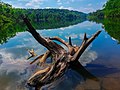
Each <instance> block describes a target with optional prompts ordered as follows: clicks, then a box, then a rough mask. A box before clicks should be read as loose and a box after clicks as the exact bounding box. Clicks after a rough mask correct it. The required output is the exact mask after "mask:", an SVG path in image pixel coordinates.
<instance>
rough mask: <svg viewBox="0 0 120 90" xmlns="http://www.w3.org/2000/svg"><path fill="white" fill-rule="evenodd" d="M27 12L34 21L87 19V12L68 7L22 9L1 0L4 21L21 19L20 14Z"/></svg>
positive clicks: (0, 10)
mask: <svg viewBox="0 0 120 90" xmlns="http://www.w3.org/2000/svg"><path fill="white" fill-rule="evenodd" d="M22 14H25V15H26V16H28V17H29V18H30V19H31V20H32V21H36V22H44V21H45V22H46V21H49V22H50V21H52V22H53V21H55V22H56V21H67V20H69V21H71V20H74V19H85V18H86V14H84V13H82V12H77V11H69V10H66V9H20V8H12V6H11V5H9V4H6V3H3V2H0V18H2V19H1V21H0V22H3V23H6V22H9V21H11V20H12V21H13V20H14V21H17V22H18V21H20V15H22Z"/></svg>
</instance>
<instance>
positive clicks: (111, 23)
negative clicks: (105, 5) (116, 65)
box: [102, 18, 120, 44]
mask: <svg viewBox="0 0 120 90" xmlns="http://www.w3.org/2000/svg"><path fill="white" fill-rule="evenodd" d="M102 23H103V25H104V28H105V30H106V31H107V33H108V34H109V35H110V36H111V37H113V38H114V39H116V40H117V41H118V43H119V44H120V19H118V18H116V19H104V20H103V21H102Z"/></svg>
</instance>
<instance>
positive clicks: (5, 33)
mask: <svg viewBox="0 0 120 90" xmlns="http://www.w3.org/2000/svg"><path fill="white" fill-rule="evenodd" d="M83 21H84V19H83V20H82V19H81V20H67V21H64V22H63V21H58V22H55V21H52V22H49V21H46V22H32V24H33V25H34V26H35V27H36V28H37V29H39V30H41V29H54V28H60V27H67V26H69V25H74V24H77V23H80V22H83ZM0 28H1V30H0V43H1V44H2V43H4V42H6V41H7V40H8V39H9V38H11V37H13V36H15V35H16V33H17V32H23V31H24V30H25V28H26V27H25V26H24V25H23V23H22V22H20V23H13V22H9V23H5V24H2V25H0Z"/></svg>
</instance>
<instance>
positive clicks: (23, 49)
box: [0, 21, 120, 90]
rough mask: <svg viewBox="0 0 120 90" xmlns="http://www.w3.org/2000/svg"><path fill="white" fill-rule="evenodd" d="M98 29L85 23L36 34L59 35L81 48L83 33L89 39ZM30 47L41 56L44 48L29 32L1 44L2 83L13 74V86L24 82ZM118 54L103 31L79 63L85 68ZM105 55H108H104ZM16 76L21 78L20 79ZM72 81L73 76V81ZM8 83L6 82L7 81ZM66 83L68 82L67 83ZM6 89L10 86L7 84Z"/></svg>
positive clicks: (110, 39) (96, 26) (111, 41)
mask: <svg viewBox="0 0 120 90" xmlns="http://www.w3.org/2000/svg"><path fill="white" fill-rule="evenodd" d="M97 30H101V24H96V23H93V22H89V21H85V22H83V23H80V24H77V25H74V26H70V27H66V28H62V29H61V28H60V29H53V30H52V29H49V30H38V32H39V33H40V34H41V35H42V36H45V37H53V36H58V37H60V38H62V39H64V40H65V41H68V37H69V36H71V38H72V42H73V45H80V43H81V41H82V39H83V36H84V33H85V32H86V33H87V36H88V37H90V36H91V35H92V34H94V33H95V32H96V31H97ZM64 47H65V46H64ZM31 48H33V49H34V50H35V52H36V53H37V54H38V55H39V54H41V53H44V52H45V50H46V49H45V48H44V47H43V46H41V45H40V44H38V42H37V41H36V40H35V39H34V38H33V37H32V36H31V34H29V33H28V32H21V33H18V34H17V35H16V36H15V37H13V38H11V39H10V40H9V41H8V42H7V43H4V44H3V45H0V72H1V73H0V79H1V78H3V80H4V79H6V77H9V78H13V77H12V75H15V79H13V81H14V83H16V82H17V81H18V82H20V83H21V82H24V80H26V79H27V78H28V76H29V74H30V70H31V66H29V61H27V60H26V58H27V57H28V52H27V49H31ZM119 53H120V46H118V45H117V44H116V41H114V40H112V38H111V37H110V36H109V35H108V34H106V32H104V31H102V33H101V34H100V35H99V37H98V38H97V39H96V40H95V41H94V42H93V43H92V44H91V45H90V46H89V47H88V48H87V50H86V51H85V52H84V53H83V55H82V57H81V58H80V59H79V61H80V62H81V63H82V64H83V65H84V66H86V65H87V64H89V63H91V62H92V61H94V60H96V59H97V58H99V56H102V57H103V58H104V57H112V55H114V54H115V55H116V56H117V57H118V56H119V55H118V54H119ZM108 54H109V55H110V56H107V55H108ZM11 73H12V74H11ZM68 73H69V72H68ZM2 75H6V77H3V76H2ZM18 77H19V78H20V79H19V80H18ZM21 77H22V79H21ZM71 77H72V76H70V77H68V80H71V79H70V78H71ZM75 78H76V77H74V79H75ZM77 78H78V77H77ZM7 80H9V79H7ZM7 80H6V82H8V81H7ZM10 80H11V79H10ZM76 80H77V79H76ZM18 82H17V83H18ZM66 82H67V83H68V81H66ZM69 82H71V83H69V84H67V85H68V86H69V85H71V84H73V82H74V80H73V81H69ZM0 84H2V83H0ZM60 85H61V84H60ZM62 85H63V83H62ZM0 86H1V85H0ZM4 86H5V85H4ZM4 86H3V87H4ZM8 86H12V85H11V84H10V85H8ZM63 86H65V85H63ZM5 87H6V86H5ZM58 87H59V86H58ZM9 88H10V87H9ZM10 89H11V88H10ZM10 89H9V90H10ZM18 90H19V89H18Z"/></svg>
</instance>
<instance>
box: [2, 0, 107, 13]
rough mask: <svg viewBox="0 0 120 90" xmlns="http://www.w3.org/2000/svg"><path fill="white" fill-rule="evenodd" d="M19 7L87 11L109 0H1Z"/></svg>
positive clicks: (99, 7) (97, 7)
mask: <svg viewBox="0 0 120 90" xmlns="http://www.w3.org/2000/svg"><path fill="white" fill-rule="evenodd" d="M1 1H3V2H6V3H9V4H11V5H12V6H13V7H17V8H34V9H37V8H59V9H69V10H76V11H81V12H85V13H89V12H93V11H96V10H98V9H101V8H102V6H103V5H104V4H105V3H106V1H107V0H1Z"/></svg>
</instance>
